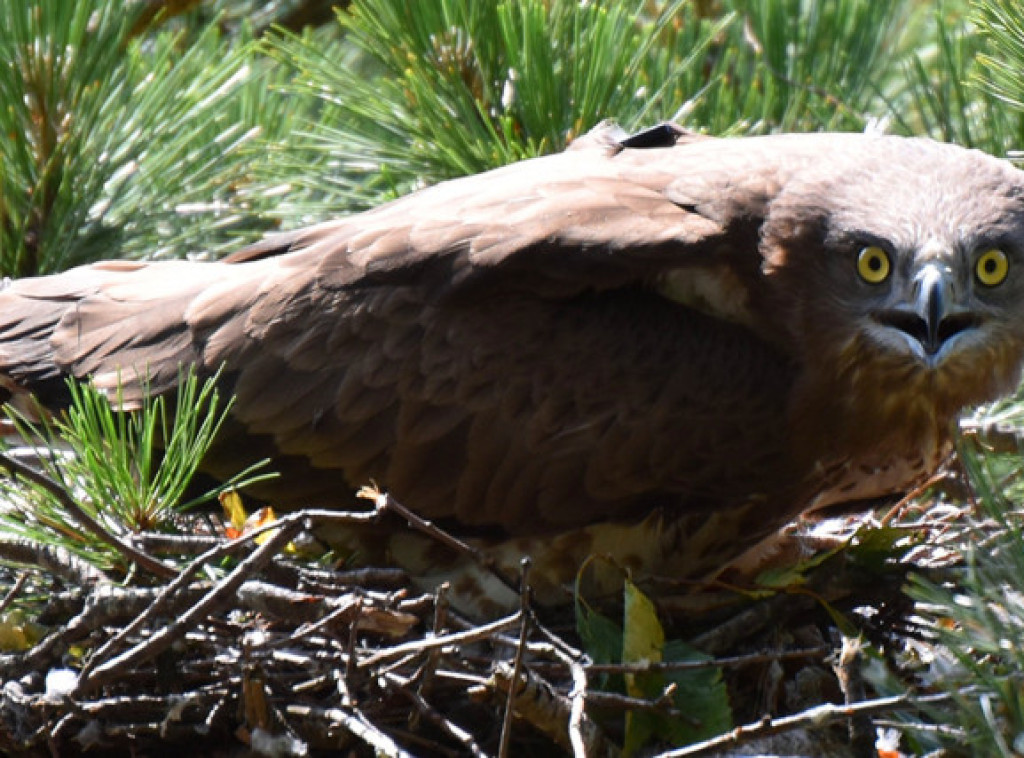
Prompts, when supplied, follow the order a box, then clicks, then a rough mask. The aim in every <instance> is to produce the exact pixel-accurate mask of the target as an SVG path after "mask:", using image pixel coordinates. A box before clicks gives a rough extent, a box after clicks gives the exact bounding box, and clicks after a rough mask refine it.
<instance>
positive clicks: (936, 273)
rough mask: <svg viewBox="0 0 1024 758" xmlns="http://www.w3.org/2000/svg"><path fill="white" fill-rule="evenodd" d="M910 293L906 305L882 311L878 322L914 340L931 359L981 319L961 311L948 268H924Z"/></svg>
mask: <svg viewBox="0 0 1024 758" xmlns="http://www.w3.org/2000/svg"><path fill="white" fill-rule="evenodd" d="M909 294H910V296H911V297H909V298H908V303H907V304H906V305H905V306H903V307H898V308H893V309H891V310H886V311H882V312H881V313H879V314H878V315H877V316H876V319H877V320H878V322H879V323H882V324H885V325H886V326H891V327H893V328H895V329H899V330H900V331H901V332H903V333H905V334H907V335H908V336H910V337H912V338H913V339H914V340H915V341H916V342H917V343H918V344H920V345H921V349H922V351H923V352H924V355H925V356H926V357H928V358H932V357H934V356H935V355H937V354H938V353H939V351H941V350H942V347H943V345H945V344H946V343H947V342H948V341H949V340H950V339H951V338H953V337H954V336H956V335H957V334H959V333H961V332H963V331H966V330H967V329H971V328H973V327H975V326H977V325H978V318H977V316H975V315H974V314H972V313H970V312H969V311H963V310H960V309H958V308H957V306H956V293H955V292H954V289H953V272H952V271H950V270H949V269H948V268H947V267H945V266H942V265H940V264H938V263H926V264H925V265H924V266H922V267H921V269H920V271H918V272H917V274H916V275H915V276H914V279H913V282H912V289H911V292H910V293H909Z"/></svg>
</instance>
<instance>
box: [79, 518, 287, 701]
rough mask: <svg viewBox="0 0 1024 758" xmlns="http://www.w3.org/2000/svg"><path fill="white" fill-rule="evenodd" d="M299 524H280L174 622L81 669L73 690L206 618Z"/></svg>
mask: <svg viewBox="0 0 1024 758" xmlns="http://www.w3.org/2000/svg"><path fill="white" fill-rule="evenodd" d="M301 526H302V524H301V523H300V522H298V521H292V522H291V523H289V524H286V525H284V526H281V527H280V528H279V530H278V531H277V533H276V534H274V535H273V536H272V537H271V538H270V539H268V540H267V541H266V542H264V543H263V544H262V545H260V546H259V547H258V548H257V549H256V550H254V551H253V553H252V555H250V556H249V557H248V558H246V559H245V560H244V561H242V562H241V563H239V564H238V566H236V567H235V569H234V570H233V571H232V572H231V573H230V574H228V575H227V576H226V577H225V578H224V579H223V580H222V581H220V582H218V583H217V585H216V586H215V587H214V588H213V589H211V590H210V591H209V592H208V593H207V594H206V595H205V597H203V599H202V600H200V601H199V602H198V603H196V604H195V605H193V606H192V607H191V608H190V609H189V610H188V611H187V612H186V613H185V614H184V615H182V616H181V618H179V619H178V620H177V621H176V622H174V623H173V624H170V625H169V626H165V627H163V628H161V629H159V630H158V631H156V632H155V633H154V634H153V635H152V636H150V637H149V638H147V639H146V640H145V641H143V642H141V643H139V644H138V645H136V646H135V647H133V648H131V649H130V650H128V651H127V652H125V653H123V654H121V655H119V656H117V657H116V658H114V659H112V660H109V661H106V662H105V663H102V664H100V665H98V666H96V667H95V668H93V669H92V671H91V672H90V673H83V676H82V678H81V679H80V680H79V683H78V688H77V691H78V692H79V693H81V692H85V691H88V690H89V689H91V688H95V687H101V686H102V685H103V684H105V683H107V682H109V681H111V680H112V679H114V678H116V677H117V676H118V674H119V672H121V671H123V670H124V669H126V668H129V667H131V666H135V665H138V664H140V663H143V662H144V661H148V660H150V659H152V658H154V657H155V656H157V655H159V654H160V653H161V652H163V651H164V650H166V649H167V648H168V647H170V646H171V645H172V644H173V643H174V641H175V640H176V639H178V638H179V637H181V636H182V635H184V634H185V632H186V631H188V630H189V629H191V628H192V627H193V626H195V625H196V624H197V623H198V622H199V621H200V620H201V619H203V618H206V616H208V615H209V614H210V613H212V612H213V610H214V608H216V607H218V606H219V605H220V604H222V603H224V602H227V601H228V600H230V599H231V598H232V597H234V594H235V592H236V591H237V590H238V588H239V587H240V586H241V585H242V583H243V582H244V581H245V580H246V578H248V577H249V576H251V575H252V574H253V573H255V572H256V571H258V570H259V569H260V568H261V567H262V566H263V565H265V564H266V563H268V562H269V561H270V559H271V558H273V557H274V556H275V555H276V554H277V553H278V552H280V551H281V550H282V549H283V548H284V546H285V545H287V544H288V542H290V541H291V539H292V538H293V537H294V536H295V535H296V534H297V533H298V532H299V530H300V528H301ZM144 615H145V614H144Z"/></svg>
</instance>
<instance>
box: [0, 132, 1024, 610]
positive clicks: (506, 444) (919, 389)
mask: <svg viewBox="0 0 1024 758" xmlns="http://www.w3.org/2000/svg"><path fill="white" fill-rule="evenodd" d="M1022 201H1024V173H1022V172H1020V171H1018V170H1017V169H1015V168H1013V167H1011V166H1010V165H1009V164H1007V163H1005V162H1003V161H1000V160H997V159H995V158H992V157H990V156H986V155H984V154H982V153H979V152H975V151H967V150H964V149H962V148H959V147H955V146H950V145H945V144H939V143H936V142H932V141H929V140H926V139H908V138H900V137H893V136H878V135H864V134H801V135H779V136H767V137H747V138H736V139H711V138H696V137H693V136H691V135H687V134H685V133H683V132H682V131H681V130H678V129H676V128H673V127H668V126H664V127H661V128H660V129H658V130H654V131H651V132H647V133H644V134H642V135H640V136H639V137H634V138H629V139H622V138H620V137H618V136H616V134H615V132H614V131H613V130H610V129H604V130H600V131H598V132H596V133H593V134H591V135H590V136H588V137H587V138H585V139H584V140H581V141H580V144H578V145H577V146H575V149H570V150H568V151H566V152H565V153H562V154H559V155H554V156H548V157H544V158H538V159H534V160H529V161H524V162H521V163H517V164H514V165H511V166H507V167H504V168H501V169H497V170H494V171H490V172H487V173H484V174H480V175H478V176H472V177H467V178H464V179H458V180H455V181H450V182H446V183H444V184H440V185H437V186H435V187H431V188H428V189H424V190H422V191H419V192H416V193H414V194H412V195H409V196H408V197H405V198H401V199H399V200H396V201H394V202H391V203H388V204H386V205H383V206H381V207H379V208H377V209H375V210H371V211H368V212H366V213H362V214H358V215H353V216H349V217H346V218H343V219H340V220H337V221H331V222H328V223H324V224H321V225H318V226H314V227H311V228H309V229H305V230H300V231H296V232H291V233H287V234H283V235H281V236H278V237H273V238H270V239H268V240H267V241H266V242H264V243H261V244H260V245H257V246H256V247H254V248H252V249H250V250H248V251H243V253H241V254H239V255H238V256H236V257H235V258H234V259H233V260H229V261H225V262H183V261H182V262H152V263H135V262H123V261H118V262H104V263H98V264H95V265H92V266H86V267H82V268H78V269H74V270H71V271H68V272H66V273H63V274H59V275H55V276H48V277H40V278H35V279H25V280H21V281H15V282H11V283H10V284H9V285H8V286H7V287H6V288H5V289H4V290H3V291H2V292H0V374H2V376H3V377H4V381H5V382H6V385H7V386H9V387H11V388H15V389H16V390H18V391H20V390H28V391H31V392H34V393H35V394H36V395H37V396H38V397H39V398H40V399H41V400H42V401H43V402H44V403H47V404H51V405H59V404H60V403H61V402H62V401H63V400H64V390H65V387H64V377H66V376H68V375H73V376H77V377H91V378H92V381H93V382H94V383H95V384H96V385H97V386H99V387H101V388H105V389H112V388H113V387H114V386H115V385H116V383H117V381H118V379H119V378H120V380H121V381H123V382H125V383H126V386H125V389H124V392H125V399H126V402H128V403H131V402H133V401H136V400H137V399H138V397H139V396H140V393H141V392H142V383H141V382H140V380H139V375H140V374H145V375H146V376H147V381H148V386H149V387H150V389H151V391H153V392H157V393H165V392H168V391H170V390H172V389H173V388H174V387H175V384H176V382H177V380H178V377H179V367H180V366H182V365H186V364H187V365H195V366H197V367H198V369H199V371H200V373H202V374H212V373H214V372H216V371H217V370H218V369H220V368H221V367H222V366H223V367H224V371H223V374H222V381H223V383H224V385H225V386H226V387H227V388H228V389H230V390H231V391H233V392H234V393H235V394H236V396H237V400H236V404H235V406H234V408H233V410H232V421H231V424H230V427H229V428H228V429H227V430H226V432H225V433H224V435H223V437H222V439H221V440H220V441H219V444H218V446H217V447H216V449H215V450H214V452H213V453H211V455H210V458H209V460H208V461H207V466H208V467H209V468H210V469H211V470H212V471H214V472H217V473H221V474H227V473H232V472H234V471H236V470H238V469H240V468H241V467H242V466H243V465H244V464H247V463H249V462H251V461H252V460H254V459H258V458H260V457H262V456H264V455H268V454H269V455H271V456H272V457H273V458H274V459H275V464H274V465H275V467H276V468H277V469H279V470H280V471H281V472H282V473H283V475H284V476H283V477H282V478H281V479H280V480H279V481H278V482H277V483H276V484H273V485H271V486H269V487H265V488H264V489H263V490H261V491H260V492H259V493H258V494H260V495H262V496H263V497H265V498H268V499H270V500H272V501H274V502H277V503H279V504H283V505H287V506H302V505H307V504H319V505H325V504H326V505H332V504H345V505H351V504H352V500H351V498H352V492H353V489H354V488H355V487H356V486H358V485H360V484H363V483H367V482H369V481H375V482H377V483H379V484H380V485H381V486H382V487H383V488H385V489H387V490H388V491H389V492H391V493H392V494H393V495H394V496H395V497H396V498H397V499H398V500H399V501H401V502H402V503H404V504H405V505H406V506H408V507H409V508H411V509H412V510H414V511H416V512H418V513H420V514H422V515H424V516H426V517H428V518H431V519H434V520H435V521H437V522H439V523H440V524H441V525H443V526H445V527H447V528H449V529H451V530H453V531H455V532H456V533H460V534H466V535H473V536H475V537H477V538H479V539H480V540H482V541H484V542H486V543H487V544H495V545H498V547H496V548H495V550H496V552H497V554H498V555H499V556H500V557H501V558H502V559H503V560H507V561H508V562H509V563H511V562H512V559H513V558H514V557H517V556H518V554H519V553H520V551H527V552H532V553H534V554H535V560H536V561H537V562H538V567H537V569H536V570H535V572H534V576H535V578H536V580H537V582H538V583H539V584H540V585H541V587H542V588H546V590H547V594H548V595H549V596H552V597H553V596H554V595H557V593H558V591H559V589H558V588H559V587H560V586H561V585H562V583H564V582H566V581H571V580H572V577H573V573H574V571H575V569H576V568H577V567H578V565H579V563H580V562H581V561H582V560H583V559H584V558H585V557H586V555H587V554H589V553H591V552H594V551H597V552H605V551H607V552H612V553H617V554H618V558H619V559H620V560H622V561H623V562H625V563H626V564H627V565H633V566H634V567H639V566H640V565H641V564H644V565H645V569H647V570H651V571H658V572H666V573H673V574H675V575H677V576H686V577H694V576H699V575H702V574H705V573H707V572H710V571H713V570H715V569H716V568H718V567H720V566H722V565H723V564H724V563H726V562H728V561H729V560H730V559H731V558H733V557H735V556H736V555H738V554H739V553H741V552H742V551H743V550H744V549H746V548H748V547H750V546H751V545H753V544H755V543H756V542H758V541H759V540H761V539H762V538H764V537H766V536H768V535H770V534H771V533H773V532H774V531H775V530H777V529H778V528H779V527H780V526H782V525H784V524H785V523H786V522H787V521H788V520H790V519H792V518H793V517H794V516H796V515H797V514H799V513H801V512H803V511H806V510H808V509H810V508H813V507H817V506H820V505H823V504H827V503H832V502H836V501H846V500H854V499H860V498H867V497H874V496H878V495H882V494H886V493H890V492H893V491H895V490H898V489H899V488H902V487H905V486H906V485H907V484H908V483H910V482H911V481H913V480H914V479H915V477H917V476H919V475H921V474H922V473H924V472H927V471H928V470H929V469H930V468H932V467H934V466H935V465H936V464H937V462H938V461H939V460H940V458H941V457H942V456H943V455H944V453H945V452H946V450H947V448H948V445H949V431H950V427H951V424H952V423H954V420H955V418H956V415H957V413H958V411H959V410H960V409H961V408H962V407H963V406H965V405H967V404H972V403H978V402H981V401H986V400H990V399H993V398H995V397H996V396H998V395H1000V394H1002V393H1005V392H1007V391H1009V390H1011V389H1012V388H1013V387H1014V386H1015V384H1016V382H1017V380H1018V377H1019V374H1020V369H1021V363H1022V357H1024V265H1022V264H1024V205H1022ZM391 547H392V550H393V551H395V552H397V553H399V554H400V555H399V556H398V557H399V558H403V557H405V558H409V556H408V555H404V556H403V555H401V554H402V553H403V550H406V549H407V548H403V547H402V546H401V545H400V544H398V543H394V544H392V546H391ZM421 558H422V560H423V561H424V563H423V565H421V569H422V570H424V571H429V570H430V569H431V566H430V561H431V560H433V559H432V558H429V557H421ZM410 560H412V559H411V558H410Z"/></svg>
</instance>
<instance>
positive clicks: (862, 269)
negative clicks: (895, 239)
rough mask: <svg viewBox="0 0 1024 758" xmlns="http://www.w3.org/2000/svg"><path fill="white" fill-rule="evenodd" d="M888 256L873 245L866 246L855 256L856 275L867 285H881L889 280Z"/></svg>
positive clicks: (889, 266)
mask: <svg viewBox="0 0 1024 758" xmlns="http://www.w3.org/2000/svg"><path fill="white" fill-rule="evenodd" d="M891 268H892V267H891V265H890V264H889V254H888V253H886V252H885V251H884V250H883V249H882V248H880V247H876V246H875V245H868V246H867V247H866V248H864V249H863V250H861V251H860V254H859V255H857V273H858V274H860V278H861V279H863V280H864V281H865V282H867V283H868V284H881V283H882V282H884V281H885V280H886V279H888V278H889V270H890V269H891Z"/></svg>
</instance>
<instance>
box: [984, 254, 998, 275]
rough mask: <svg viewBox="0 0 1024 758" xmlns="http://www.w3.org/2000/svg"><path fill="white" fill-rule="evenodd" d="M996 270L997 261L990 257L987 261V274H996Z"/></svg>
mask: <svg viewBox="0 0 1024 758" xmlns="http://www.w3.org/2000/svg"><path fill="white" fill-rule="evenodd" d="M995 272H996V262H995V261H994V260H992V259H991V258H989V259H988V260H987V261H985V273H986V274H994V273H995Z"/></svg>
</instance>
